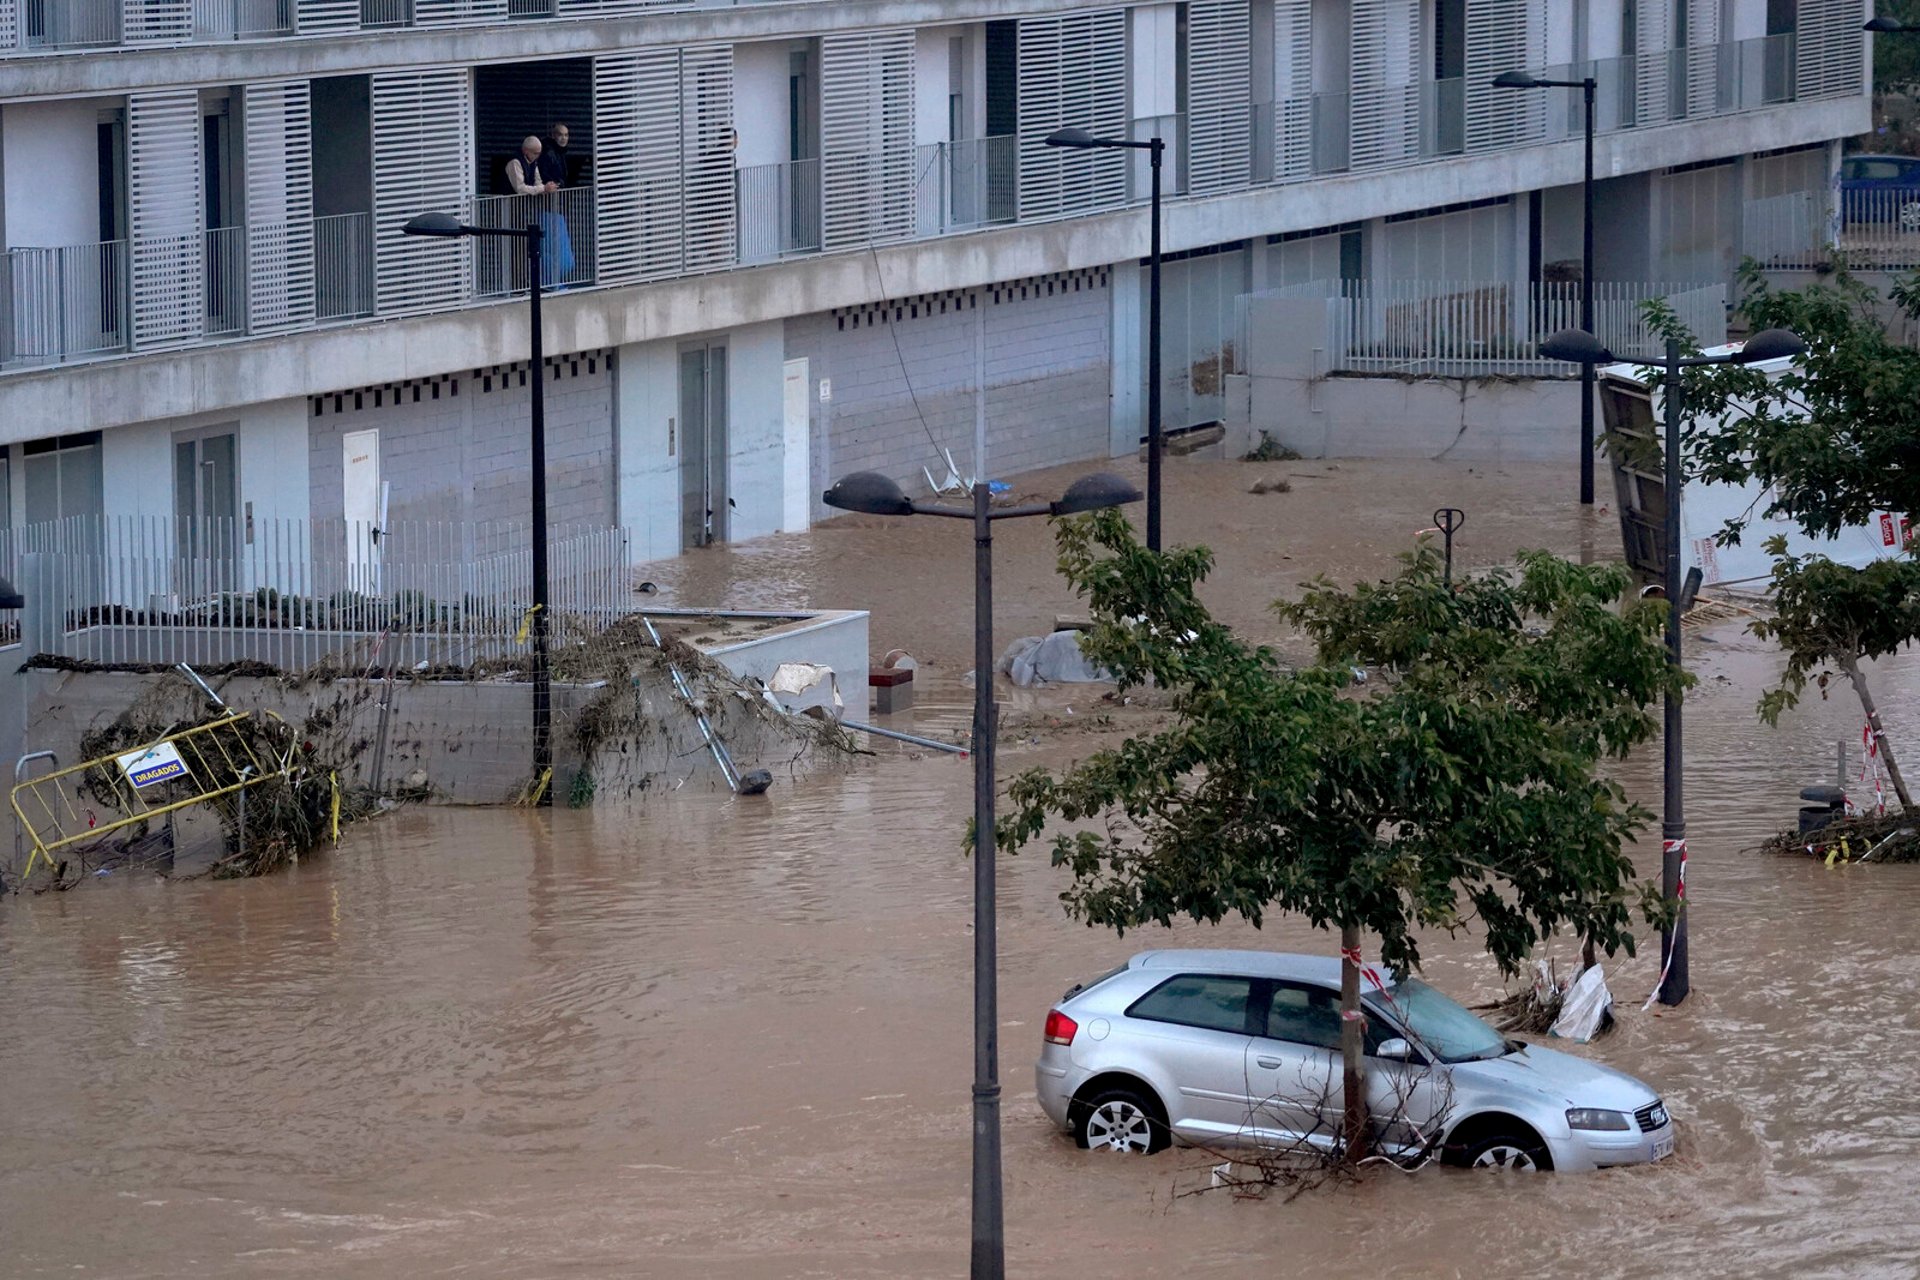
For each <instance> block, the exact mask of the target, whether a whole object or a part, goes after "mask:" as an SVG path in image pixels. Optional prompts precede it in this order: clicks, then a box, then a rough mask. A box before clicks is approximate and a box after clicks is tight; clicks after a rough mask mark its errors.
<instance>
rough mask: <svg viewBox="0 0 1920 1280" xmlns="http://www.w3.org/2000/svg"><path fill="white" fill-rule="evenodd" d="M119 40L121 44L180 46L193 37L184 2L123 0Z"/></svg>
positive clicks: (190, 21) (189, 14) (187, 10)
mask: <svg viewBox="0 0 1920 1280" xmlns="http://www.w3.org/2000/svg"><path fill="white" fill-rule="evenodd" d="M120 32H121V35H120V38H121V42H122V43H124V44H181V43H184V42H185V41H186V40H188V39H189V38H190V37H191V36H192V34H193V14H192V11H191V10H190V9H189V8H188V5H187V0H125V7H124V10H123V14H122V19H121V27H120Z"/></svg>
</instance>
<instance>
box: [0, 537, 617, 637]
mask: <svg viewBox="0 0 1920 1280" xmlns="http://www.w3.org/2000/svg"><path fill="white" fill-rule="evenodd" d="M547 545H548V562H549V570H548V573H549V590H548V598H549V606H548V617H549V631H550V636H551V643H552V645H553V646H555V647H556V648H560V647H564V646H568V645H575V644H580V643H583V642H585V641H587V640H588V639H590V638H592V637H593V636H595V635H597V634H599V633H600V632H601V631H603V630H604V629H605V627H606V626H607V625H608V624H609V623H611V622H612V621H614V620H616V619H618V618H619V617H622V616H624V615H626V614H628V613H630V612H632V605H633V599H634V596H633V591H632V586H631V575H630V573H629V571H628V562H627V548H628V538H627V533H626V531H625V530H622V529H611V528H572V529H557V530H554V531H553V532H552V533H551V534H550V536H549V538H548V543H547ZM531 548H532V543H531V540H530V538H529V530H528V526H526V525H522V524H514V523H454V522H437V521H409V520H401V521H392V522H390V523H389V524H388V525H387V526H386V527H384V528H378V529H376V528H374V527H373V526H371V525H366V524H362V523H359V522H350V521H345V520H313V521H305V520H247V519H243V518H233V517H224V516H221V517H204V518H186V517H139V516H81V517H74V518H70V519H67V520H62V521H57V522H52V523H47V524H39V525H29V526H26V527H24V528H18V529H10V530H0V565H4V566H5V569H6V571H8V572H10V573H12V574H13V575H14V576H13V581H14V582H16V583H17V584H19V586H20V589H21V591H22V592H23V593H24V594H25V595H26V597H27V607H26V609H25V610H23V614H22V626H23V628H24V630H25V633H26V642H27V645H28V647H29V648H32V649H35V650H39V651H44V652H50V653H56V654H59V655H62V656H65V657H68V658H73V659H78V660H84V661H92V662H104V663H156V662H157V663H172V662H192V663H221V662H231V661H237V660H242V659H252V660H256V661H261V662H266V663H269V664H271V665H273V666H276V667H279V668H282V669H283V670H300V669H304V668H306V667H308V666H311V665H313V664H314V663H316V662H319V661H320V660H321V659H323V658H326V657H329V656H336V657H341V658H344V659H346V660H348V661H350V662H353V661H368V662H372V661H376V660H377V661H378V662H379V663H381V664H382V665H384V664H386V663H388V662H393V663H398V664H402V665H404V666H405V667H409V668H411V667H413V666H414V665H416V664H418V663H421V662H426V663H429V664H433V665H442V664H444V665H449V666H465V665H467V664H469V663H472V662H475V661H480V660H487V659H500V658H509V657H512V656H514V655H515V654H521V653H525V652H527V640H526V638H525V634H523V633H525V632H526V631H527V629H528V620H529V614H528V605H529V604H530V602H531V600H532V594H533V587H532V565H533V560H532V550H531Z"/></svg>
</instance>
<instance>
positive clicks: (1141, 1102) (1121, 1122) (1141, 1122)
mask: <svg viewBox="0 0 1920 1280" xmlns="http://www.w3.org/2000/svg"><path fill="white" fill-rule="evenodd" d="M1077 1110H1078V1111H1079V1122H1078V1123H1077V1124H1076V1125H1075V1126H1074V1131H1073V1136H1074V1139H1075V1140H1076V1141H1077V1142H1078V1143H1079V1144H1080V1145H1081V1146H1083V1147H1086V1148H1088V1149H1089V1150H1092V1151H1118V1152H1120V1153H1122V1154H1123V1155H1139V1156H1147V1155H1152V1154H1153V1153H1154V1152H1156V1151H1161V1150H1164V1149H1165V1148H1166V1147H1167V1145H1168V1143H1170V1142H1171V1141H1172V1135H1171V1134H1169V1133H1168V1132H1167V1122H1166V1120H1165V1119H1164V1118H1163V1117H1162V1116H1161V1114H1160V1107H1159V1104H1158V1103H1156V1102H1155V1101H1154V1100H1153V1099H1152V1098H1150V1097H1148V1096H1146V1095H1145V1094H1144V1093H1142V1092H1141V1091H1139V1090H1137V1089H1128V1088H1111V1089H1103V1090H1101V1091H1100V1092H1099V1093H1097V1094H1095V1095H1094V1096H1093V1097H1092V1098H1089V1099H1088V1100H1087V1102H1086V1104H1085V1105H1084V1106H1082V1107H1079V1108H1077Z"/></svg>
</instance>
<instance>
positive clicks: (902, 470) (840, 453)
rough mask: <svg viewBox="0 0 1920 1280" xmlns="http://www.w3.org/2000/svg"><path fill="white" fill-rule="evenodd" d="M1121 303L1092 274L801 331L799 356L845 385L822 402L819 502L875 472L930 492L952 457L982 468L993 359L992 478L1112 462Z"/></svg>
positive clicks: (823, 318)
mask: <svg viewBox="0 0 1920 1280" xmlns="http://www.w3.org/2000/svg"><path fill="white" fill-rule="evenodd" d="M1109 307H1110V302H1109V291H1108V280H1107V275H1106V273H1104V272H1085V273H1075V274H1073V275H1071V276H1050V277H1045V278H1043V279H1039V280H1030V281H1023V282H1021V283H1019V284H1015V285H1009V286H1005V287H1003V288H999V289H987V290H970V291H967V292H964V293H956V294H949V295H944V296H941V297H935V298H909V299H903V300H901V301H900V302H898V303H896V304H894V305H893V306H890V307H868V308H860V309H858V310H848V311H839V312H833V313H829V314H826V315H815V316H804V317H801V318H799V319H796V320H791V321H789V322H788V323H787V334H786V350H787V354H788V356H789V357H797V356H804V357H806V358H807V360H808V361H809V366H810V374H811V376H812V378H813V380H814V383H815V386H816V388H817V386H818V383H819V380H820V379H822V378H827V379H830V380H831V383H832V399H831V401H829V402H825V403H823V402H821V401H820V399H819V397H818V396H817V394H816V396H815V397H814V401H813V414H814V426H813V433H814V439H815V466H814V476H813V478H814V484H813V486H812V489H813V491H814V493H815V494H818V492H819V491H821V490H823V489H825V488H826V487H827V485H828V484H829V483H831V480H832V478H834V477H837V476H842V475H845V474H847V473H848V472H852V471H869V470H872V471H883V472H885V473H887V474H888V475H891V476H893V477H895V478H896V479H898V480H900V481H902V482H903V483H906V484H909V485H910V486H912V487H913V488H914V489H915V491H918V490H920V489H924V487H925V483H926V482H925V481H924V479H922V478H921V477H920V468H921V467H923V466H925V467H929V468H932V469H933V470H934V472H935V475H936V477H937V476H939V475H940V473H941V472H942V471H943V470H944V466H945V464H944V463H943V462H941V461H940V455H939V450H940V449H942V448H945V449H951V450H952V451H953V456H954V460H955V461H956V462H957V463H958V464H959V466H960V469H961V470H962V471H963V472H966V471H971V470H973V469H974V457H975V447H974V431H975V425H976V420H975V414H976V409H977V400H976V397H977V395H978V388H979V381H978V374H977V372H976V367H977V364H980V363H983V364H984V368H985V374H986V405H985V411H986V427H987V448H986V467H985V470H986V471H987V473H988V474H989V475H991V476H1006V475H1013V474H1015V473H1016V472H1020V471H1027V470H1031V469H1033V468H1035V467H1044V466H1051V465H1054V464H1056V463H1061V462H1070V461H1075V460H1078V459H1083V458H1096V457H1102V456H1105V455H1106V454H1107V452H1108V446H1109V432H1108V415H1107V392H1108V378H1109V368H1108V346H1109V344H1108V314H1109ZM816 501H817V499H816ZM824 513H825V509H824V508H816V513H815V514H816V516H819V515H822V514H824Z"/></svg>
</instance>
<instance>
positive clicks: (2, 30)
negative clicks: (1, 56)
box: [0, 0, 20, 49]
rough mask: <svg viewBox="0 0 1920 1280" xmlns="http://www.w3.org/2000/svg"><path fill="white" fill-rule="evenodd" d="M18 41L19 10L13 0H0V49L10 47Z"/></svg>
mask: <svg viewBox="0 0 1920 1280" xmlns="http://www.w3.org/2000/svg"><path fill="white" fill-rule="evenodd" d="M19 42H20V18H19V10H18V8H17V7H16V6H15V4H14V0H0V49H11V48H13V47H14V46H15V45H16V44H18V43H19Z"/></svg>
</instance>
